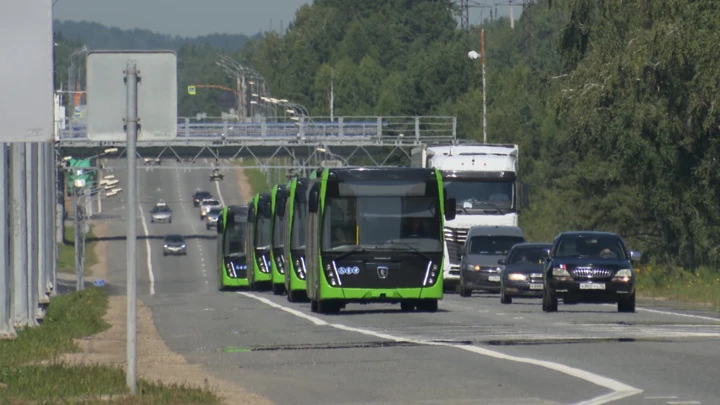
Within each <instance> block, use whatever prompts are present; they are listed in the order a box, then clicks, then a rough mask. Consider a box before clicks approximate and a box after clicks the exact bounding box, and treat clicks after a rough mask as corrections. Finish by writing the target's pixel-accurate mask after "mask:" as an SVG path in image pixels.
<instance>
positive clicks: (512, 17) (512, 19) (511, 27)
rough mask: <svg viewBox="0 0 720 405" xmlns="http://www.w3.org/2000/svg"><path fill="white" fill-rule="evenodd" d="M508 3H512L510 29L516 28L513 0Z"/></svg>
mask: <svg viewBox="0 0 720 405" xmlns="http://www.w3.org/2000/svg"><path fill="white" fill-rule="evenodd" d="M508 3H509V4H510V29H511V30H514V29H515V13H514V10H513V8H514V7H513V0H508Z"/></svg>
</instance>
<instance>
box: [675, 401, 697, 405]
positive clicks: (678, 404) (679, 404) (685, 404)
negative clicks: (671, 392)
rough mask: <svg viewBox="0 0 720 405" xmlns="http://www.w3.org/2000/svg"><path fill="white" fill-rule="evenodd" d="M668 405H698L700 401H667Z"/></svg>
mask: <svg viewBox="0 0 720 405" xmlns="http://www.w3.org/2000/svg"><path fill="white" fill-rule="evenodd" d="M668 404H670V405H700V404H702V402H700V401H668Z"/></svg>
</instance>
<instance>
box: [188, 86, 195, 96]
mask: <svg viewBox="0 0 720 405" xmlns="http://www.w3.org/2000/svg"><path fill="white" fill-rule="evenodd" d="M188 94H189V95H191V96H194V95H195V94H196V90H195V86H188Z"/></svg>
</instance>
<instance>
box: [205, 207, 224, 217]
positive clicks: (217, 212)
mask: <svg viewBox="0 0 720 405" xmlns="http://www.w3.org/2000/svg"><path fill="white" fill-rule="evenodd" d="M221 212H222V209H220V208H211V209H210V211H208V215H209V216H219V215H220V213H221Z"/></svg>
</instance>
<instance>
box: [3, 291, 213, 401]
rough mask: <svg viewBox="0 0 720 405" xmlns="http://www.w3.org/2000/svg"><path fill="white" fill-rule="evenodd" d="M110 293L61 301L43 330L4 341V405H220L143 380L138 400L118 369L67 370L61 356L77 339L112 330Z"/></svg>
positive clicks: (191, 391)
mask: <svg viewBox="0 0 720 405" xmlns="http://www.w3.org/2000/svg"><path fill="white" fill-rule="evenodd" d="M107 305H108V297H107V293H105V291H103V290H102V289H98V288H92V287H91V288H88V289H86V290H83V291H81V292H79V293H73V294H68V295H62V296H57V297H55V298H53V300H52V304H51V305H50V306H49V307H48V311H47V315H46V317H45V320H44V321H43V323H42V325H41V326H38V327H35V328H26V329H24V330H22V331H20V332H19V333H18V337H17V338H16V339H14V340H3V341H0V403H10V404H18V405H19V404H23V405H24V404H80V403H82V404H116V405H121V404H122V405H135V404H159V405H165V404H168V405H169V404H178V403H182V404H218V403H220V401H219V399H218V398H217V397H216V396H215V395H214V394H213V393H212V392H211V391H210V390H209V389H207V388H204V389H199V388H191V387H186V386H177V385H173V386H163V385H161V384H158V383H153V382H148V381H145V380H142V379H140V380H139V381H138V395H137V396H135V397H130V396H128V391H127V388H126V385H125V384H126V383H125V372H124V371H123V370H122V369H121V368H119V367H111V366H102V365H94V366H85V365H76V364H63V363H61V362H59V361H58V356H59V355H61V354H63V353H70V352H77V351H78V347H77V346H76V345H75V343H74V342H73V339H78V338H82V337H86V336H90V335H93V334H95V333H98V332H101V331H103V330H105V329H108V328H109V326H110V325H108V324H107V323H106V322H105V321H104V320H103V319H102V316H103V315H104V314H105V311H106V310H107Z"/></svg>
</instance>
